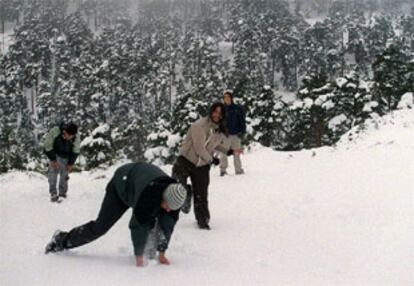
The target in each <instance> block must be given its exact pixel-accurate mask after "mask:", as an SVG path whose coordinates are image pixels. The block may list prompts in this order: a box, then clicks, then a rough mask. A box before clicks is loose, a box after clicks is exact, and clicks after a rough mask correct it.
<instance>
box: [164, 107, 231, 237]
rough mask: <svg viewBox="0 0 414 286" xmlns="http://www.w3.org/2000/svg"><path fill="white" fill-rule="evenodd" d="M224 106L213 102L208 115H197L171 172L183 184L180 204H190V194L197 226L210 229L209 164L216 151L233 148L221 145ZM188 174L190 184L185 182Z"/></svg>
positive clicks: (186, 207) (187, 207)
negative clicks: (182, 196) (185, 196)
mask: <svg viewBox="0 0 414 286" xmlns="http://www.w3.org/2000/svg"><path fill="white" fill-rule="evenodd" d="M224 119H225V108H224V105H223V104H222V103H220V102H217V103H214V104H213V105H212V106H211V108H210V112H209V116H206V117H203V118H200V119H199V120H197V121H196V122H194V123H193V124H192V125H191V127H190V128H189V130H188V132H187V135H186V136H185V138H184V141H183V143H182V145H181V148H180V151H179V153H180V154H179V157H178V158H177V161H176V162H175V164H174V166H173V170H172V172H173V174H172V176H173V177H174V178H175V179H177V180H178V181H179V182H180V183H181V184H183V185H184V186H187V199H186V202H185V203H184V206H183V207H182V209H181V210H182V211H183V212H184V213H188V212H189V211H190V208H191V199H192V197H193V198H194V214H195V218H196V220H197V223H198V226H199V228H201V229H210V226H209V221H210V212H209V208H208V186H209V183H210V167H211V165H216V166H217V165H218V164H219V163H220V160H219V159H218V158H217V157H215V155H214V153H215V152H216V151H219V152H222V153H226V154H227V155H232V154H233V153H234V152H238V151H236V150H231V149H230V150H229V149H227V148H225V147H224V146H223V145H222V143H223V141H224V138H225V127H224ZM188 177H190V180H191V185H192V187H190V186H189V185H187V179H188Z"/></svg>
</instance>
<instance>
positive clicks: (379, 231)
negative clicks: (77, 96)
mask: <svg viewBox="0 0 414 286" xmlns="http://www.w3.org/2000/svg"><path fill="white" fill-rule="evenodd" d="M378 122H379V121H378ZM378 122H377V124H374V123H373V124H371V125H369V124H368V125H367V126H366V130H365V131H363V132H356V129H355V130H353V131H352V132H350V133H349V134H347V135H346V136H344V138H343V140H342V141H341V142H340V143H339V144H338V146H337V147H335V148H320V149H314V150H306V151H302V152H289V153H287V152H275V151H272V150H270V149H267V148H263V147H259V146H257V147H254V148H253V149H252V150H250V151H249V152H246V154H245V155H244V156H243V163H244V167H245V170H246V174H245V175H242V176H235V175H233V173H234V172H233V169H230V170H229V173H230V175H229V176H226V177H224V178H221V177H219V176H218V169H217V168H215V169H213V170H212V171H211V186H210V210H211V214H212V220H211V227H212V230H211V231H202V230H199V229H197V228H196V225H195V223H194V217H193V214H192V213H191V214H189V215H181V218H180V220H179V222H178V224H177V228H176V231H175V233H174V235H173V238H172V241H171V247H170V249H169V251H168V253H167V254H168V255H167V257H168V258H169V259H170V260H171V262H172V265H170V266H162V265H158V264H157V263H155V262H154V261H150V262H149V264H148V265H147V267H145V268H143V269H138V268H136V267H135V266H134V257H133V256H132V245H131V242H130V234H129V230H128V220H129V218H130V214H131V213H130V212H128V213H127V214H125V215H124V217H123V218H122V219H121V220H120V221H119V222H118V223H117V224H116V225H115V226H114V228H113V229H111V230H110V231H109V233H107V235H105V236H104V237H102V238H101V239H99V240H97V241H95V242H94V243H91V244H89V245H86V246H84V247H80V248H77V249H73V250H71V251H68V252H65V253H62V254H58V255H53V254H51V255H44V253H43V252H44V246H45V244H46V243H47V241H48V240H49V239H50V236H51V235H52V233H53V231H54V230H55V229H57V228H60V229H63V230H68V229H70V228H71V227H74V226H77V225H79V224H81V223H85V222H87V221H88V220H91V219H94V218H95V216H96V214H97V212H98V208H99V206H100V203H101V199H102V198H103V194H104V187H105V184H106V183H107V182H108V180H109V178H110V177H111V174H112V173H113V171H114V169H115V166H114V167H112V168H110V169H109V170H105V171H97V172H93V173H89V172H83V173H77V174H72V175H71V179H70V190H69V197H68V199H67V200H66V201H64V202H63V203H61V204H59V205H58V204H52V203H50V202H49V195H48V191H47V189H48V184H47V179H46V177H44V176H42V175H40V174H36V173H27V172H10V173H8V174H5V175H2V176H0V186H1V191H0V231H1V234H2V235H1V239H0V251H1V253H0V254H1V264H0V285H13V286H17V285H42V286H43V285H59V286H64V285H70V286H73V285H91V284H92V283H93V284H95V285H100V286H103V285H318V286H319V285H414V196H413V186H414V112H413V110H402V111H397V112H395V113H394V114H393V115H389V116H386V117H384V118H382V119H381V120H380V123H378ZM350 139H352V141H349V140H350ZM230 162H231V160H230ZM164 169H165V170H166V171H168V172H169V171H170V166H167V167H164Z"/></svg>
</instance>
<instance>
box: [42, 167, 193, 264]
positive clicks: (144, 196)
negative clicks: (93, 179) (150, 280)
mask: <svg viewBox="0 0 414 286" xmlns="http://www.w3.org/2000/svg"><path fill="white" fill-rule="evenodd" d="M186 196H187V191H186V189H185V188H184V187H183V186H182V185H181V184H179V183H177V182H176V180H174V179H172V178H171V177H169V176H168V175H167V174H166V173H164V172H163V171H162V170H161V169H160V168H158V167H157V166H155V165H152V164H148V163H144V162H140V163H129V164H126V165H123V166H121V167H120V168H118V169H117V170H116V171H115V174H114V176H113V177H112V179H111V180H110V182H109V183H108V185H107V186H106V194H105V197H104V199H103V202H102V205H101V210H100V211H99V214H98V217H97V219H96V220H93V221H90V222H88V223H86V224H84V225H81V226H78V227H75V228H73V229H72V230H70V231H69V232H63V231H60V230H58V231H56V232H55V234H54V235H53V237H52V240H51V242H50V243H49V244H48V245H47V246H46V254H47V253H49V252H59V251H63V250H65V249H71V248H74V247H79V246H81V245H84V244H87V243H89V242H92V241H94V240H95V239H97V238H99V237H100V236H102V235H104V234H105V233H106V232H107V231H108V230H109V229H110V228H111V227H112V226H113V225H114V224H115V223H116V222H117V221H118V220H119V219H120V218H121V216H122V215H123V214H124V213H125V212H126V211H127V209H128V208H130V207H131V208H133V215H132V217H131V220H130V223H129V228H130V230H131V238H132V243H133V247H134V253H135V256H136V265H137V266H139V267H142V266H144V255H143V254H144V249H145V245H146V243H147V239H148V234H149V232H150V231H151V230H152V229H153V228H154V226H155V225H157V233H158V234H159V240H158V245H157V250H158V251H159V257H158V259H159V262H160V263H161V264H169V261H168V259H167V258H166V257H165V251H166V250H167V248H168V245H169V241H170V238H171V235H172V233H173V230H174V226H175V224H176V223H177V220H178V215H179V209H180V208H181V206H182V205H183V203H184V200H185V198H186Z"/></svg>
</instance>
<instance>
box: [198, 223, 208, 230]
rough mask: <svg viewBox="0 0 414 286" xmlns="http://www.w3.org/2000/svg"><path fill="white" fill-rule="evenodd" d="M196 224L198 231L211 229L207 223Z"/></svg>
mask: <svg viewBox="0 0 414 286" xmlns="http://www.w3.org/2000/svg"><path fill="white" fill-rule="evenodd" d="M197 224H198V228H199V229H205V230H210V229H211V228H210V226H209V225H208V222H201V221H199V222H197Z"/></svg>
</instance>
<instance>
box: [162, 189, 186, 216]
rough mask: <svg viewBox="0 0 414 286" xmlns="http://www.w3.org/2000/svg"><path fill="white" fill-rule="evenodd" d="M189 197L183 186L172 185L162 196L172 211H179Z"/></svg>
mask: <svg viewBox="0 0 414 286" xmlns="http://www.w3.org/2000/svg"><path fill="white" fill-rule="evenodd" d="M186 197H187V190H186V189H185V188H184V187H183V185H181V184H174V183H173V184H170V185H169V186H168V187H167V188H166V189H165V191H164V193H163V194H162V198H163V199H164V201H165V202H166V203H167V205H168V207H169V208H170V209H172V210H178V209H179V208H180V207H181V206H182V205H183V204H184V201H185V198H186Z"/></svg>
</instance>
